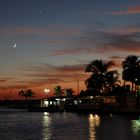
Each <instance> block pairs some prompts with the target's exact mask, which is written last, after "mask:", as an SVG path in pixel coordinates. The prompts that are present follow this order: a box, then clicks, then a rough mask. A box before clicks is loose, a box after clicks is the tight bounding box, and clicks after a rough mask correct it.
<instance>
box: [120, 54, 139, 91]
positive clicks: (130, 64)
mask: <svg viewBox="0 0 140 140" xmlns="http://www.w3.org/2000/svg"><path fill="white" fill-rule="evenodd" d="M122 67H123V71H122V78H123V79H124V81H130V82H131V83H132V91H134V84H137V82H139V77H140V60H139V57H138V56H135V55H129V56H128V57H126V59H125V60H124V61H123V62H122Z"/></svg>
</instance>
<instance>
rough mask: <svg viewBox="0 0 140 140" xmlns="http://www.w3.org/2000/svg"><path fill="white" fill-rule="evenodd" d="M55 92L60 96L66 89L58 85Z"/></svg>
mask: <svg viewBox="0 0 140 140" xmlns="http://www.w3.org/2000/svg"><path fill="white" fill-rule="evenodd" d="M54 94H55V96H57V97H60V96H62V94H64V90H63V89H62V88H61V86H59V85H57V86H56V87H54Z"/></svg>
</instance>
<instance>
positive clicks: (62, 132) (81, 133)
mask: <svg viewBox="0 0 140 140" xmlns="http://www.w3.org/2000/svg"><path fill="white" fill-rule="evenodd" d="M138 119H139V116H117V115H102V116H98V115H94V114H77V113H31V112H26V111H19V110H17V111H16V110H6V111H1V110H0V140H140V121H139V120H138Z"/></svg>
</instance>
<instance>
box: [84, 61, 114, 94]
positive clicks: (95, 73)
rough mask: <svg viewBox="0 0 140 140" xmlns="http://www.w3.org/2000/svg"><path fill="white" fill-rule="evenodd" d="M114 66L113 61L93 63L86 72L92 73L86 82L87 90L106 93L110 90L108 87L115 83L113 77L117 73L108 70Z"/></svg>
mask: <svg viewBox="0 0 140 140" xmlns="http://www.w3.org/2000/svg"><path fill="white" fill-rule="evenodd" d="M113 65H114V63H113V61H109V62H103V61H102V60H94V61H92V62H91V63H90V64H89V65H88V66H87V67H86V70H85V71H86V72H91V73H92V74H91V76H90V77H89V78H88V79H87V80H86V85H87V89H90V90H93V91H94V92H100V93H106V92H107V91H108V89H109V87H108V86H110V83H111V82H112V81H114V79H113V78H114V76H113V75H114V74H115V71H108V69H109V68H110V67H111V66H113ZM109 72H110V73H109ZM109 80H110V81H109ZM111 80H112V81H111Z"/></svg>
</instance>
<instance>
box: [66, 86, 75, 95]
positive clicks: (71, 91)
mask: <svg viewBox="0 0 140 140" xmlns="http://www.w3.org/2000/svg"><path fill="white" fill-rule="evenodd" d="M73 93H74V90H73V89H72V88H67V89H65V95H66V96H67V97H72V95H73Z"/></svg>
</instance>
